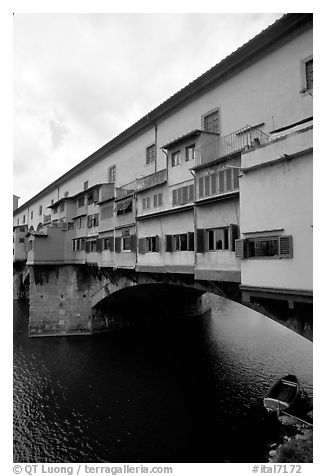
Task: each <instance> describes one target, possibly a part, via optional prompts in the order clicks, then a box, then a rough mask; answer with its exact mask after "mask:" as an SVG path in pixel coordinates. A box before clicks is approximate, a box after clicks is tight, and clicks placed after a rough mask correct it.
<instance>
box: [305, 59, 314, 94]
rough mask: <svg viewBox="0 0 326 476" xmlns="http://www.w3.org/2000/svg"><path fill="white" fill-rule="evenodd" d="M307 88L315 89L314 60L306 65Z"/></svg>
mask: <svg viewBox="0 0 326 476" xmlns="http://www.w3.org/2000/svg"><path fill="white" fill-rule="evenodd" d="M305 73H306V88H307V89H313V62H312V59H311V60H309V61H307V62H306V63H305Z"/></svg>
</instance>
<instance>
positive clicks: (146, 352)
mask: <svg viewBox="0 0 326 476" xmlns="http://www.w3.org/2000/svg"><path fill="white" fill-rule="evenodd" d="M272 8H273V5H272ZM307 9H309V5H308V4H307ZM11 16H12V19H11V22H12V31H13V39H12V42H13V48H12V60H13V75H12V76H13V77H12V83H13V190H12V194H13V222H12V227H13V321H12V324H13V370H11V372H12V375H13V376H12V380H13V412H12V419H13V423H12V424H13V441H12V449H13V450H12V451H13V456H12V462H13V466H12V468H13V473H14V474H29V475H31V474H33V475H34V474H36V475H38V474H39V475H41V474H47V473H48V474H50V473H52V474H80V475H83V474H125V475H127V474H136V473H137V474H143V473H153V474H155V473H158V474H170V475H172V474H175V475H177V474H181V471H182V465H183V464H190V463H197V464H198V465H196V466H194V465H193V466H191V468H192V469H191V470H190V469H189V471H188V472H187V471H186V470H185V472H184V473H182V474H189V475H190V474H212V475H213V474H215V475H217V474H231V473H228V472H227V471H228V468H231V467H232V466H233V465H232V463H242V464H243V465H244V466H243V468H244V469H243V470H241V471H240V469H239V473H237V474H241V475H242V474H248V475H250V474H256V475H259V474H262V473H275V472H278V473H280V474H284V473H302V474H307V472H306V471H307V470H306V468H308V467H312V466H311V465H307V463H314V458H313V402H314V398H313V383H314V380H313V19H314V18H315V15H314V14H313V13H287V12H280V13H240V12H239V13H236V12H234V13H222V12H201V13H190V12H189V13H188V12H172V11H171V12H170V13H169V12H163V11H162V12H161V13H159V12H155V11H152V12H122V11H121V12H113V11H112V12H102V13H101V12H97V13H95V12H72V11H70V12H68V11H67V12H65V11H62V12H61V13H60V12H56V11H53V12H48V13H45V12H43V13H42V12H35V11H33V12H26V13H25V12H24V11H21V12H20V11H17V12H15V11H13V12H12V14H11ZM9 94H10V93H9ZM10 200H11V197H10ZM10 266H11V264H10ZM319 317H320V316H319ZM10 438H11V437H9V439H10ZM207 463H209V465H207V466H204V464H207ZM178 464H182V465H181V467H179V466H178ZM220 464H223V466H222V468H226V469H225V470H224V469H223V471H224V473H223V472H221V469H218V468H220ZM240 467H242V465H240V466H239V468H240ZM178 468H179V470H180V472H179V470H178ZM194 468H197V470H196V471H197V472H193V473H192V472H191V471H195V469H194ZM205 468H206V469H205ZM8 474H9V473H8ZM232 474H236V473H232ZM316 474H317V473H316Z"/></svg>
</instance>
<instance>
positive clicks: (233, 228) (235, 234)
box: [230, 225, 239, 251]
mask: <svg viewBox="0 0 326 476" xmlns="http://www.w3.org/2000/svg"><path fill="white" fill-rule="evenodd" d="M238 238H239V227H238V225H230V250H231V251H235V240H237V239H238Z"/></svg>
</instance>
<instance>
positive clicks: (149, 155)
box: [146, 143, 156, 165]
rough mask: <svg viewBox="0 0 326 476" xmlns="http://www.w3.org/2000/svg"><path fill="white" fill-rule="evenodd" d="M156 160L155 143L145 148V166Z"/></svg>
mask: <svg viewBox="0 0 326 476" xmlns="http://www.w3.org/2000/svg"><path fill="white" fill-rule="evenodd" d="M155 160H156V146H155V143H154V144H151V145H149V146H148V147H146V165H150V164H152V163H153V162H155Z"/></svg>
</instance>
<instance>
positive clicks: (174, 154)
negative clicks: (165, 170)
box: [171, 149, 181, 167]
mask: <svg viewBox="0 0 326 476" xmlns="http://www.w3.org/2000/svg"><path fill="white" fill-rule="evenodd" d="M176 158H177V159H176ZM180 163H181V154H180V149H179V150H176V151H174V152H172V153H171V167H177V166H178V165H180Z"/></svg>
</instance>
